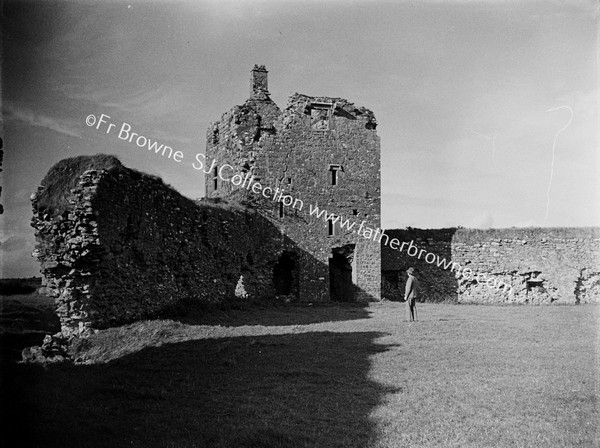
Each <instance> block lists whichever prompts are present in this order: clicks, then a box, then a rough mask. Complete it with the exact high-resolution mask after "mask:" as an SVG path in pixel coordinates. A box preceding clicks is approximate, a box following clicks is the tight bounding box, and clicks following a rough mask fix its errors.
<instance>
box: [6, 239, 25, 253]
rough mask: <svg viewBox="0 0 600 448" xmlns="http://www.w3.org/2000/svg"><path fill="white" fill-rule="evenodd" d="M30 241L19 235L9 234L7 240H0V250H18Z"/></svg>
mask: <svg viewBox="0 0 600 448" xmlns="http://www.w3.org/2000/svg"><path fill="white" fill-rule="evenodd" d="M28 245H29V242H28V241H27V240H26V239H25V238H22V237H19V236H9V237H8V238H7V239H6V240H4V241H2V242H0V251H2V252H16V251H20V250H23V249H25V248H26V247H27V246H28Z"/></svg>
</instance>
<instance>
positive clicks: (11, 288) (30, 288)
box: [0, 277, 42, 296]
mask: <svg viewBox="0 0 600 448" xmlns="http://www.w3.org/2000/svg"><path fill="white" fill-rule="evenodd" d="M40 286H42V278H41V277H30V278H3V279H0V295H4V296H10V295H15V294H31V293H34V292H36V291H37V289H38V288H39V287H40Z"/></svg>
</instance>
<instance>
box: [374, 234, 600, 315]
mask: <svg viewBox="0 0 600 448" xmlns="http://www.w3.org/2000/svg"><path fill="white" fill-rule="evenodd" d="M386 233H387V234H388V235H390V236H393V237H396V238H398V239H399V241H408V242H413V244H414V245H415V246H417V247H418V248H419V252H420V249H424V250H425V252H424V253H423V254H422V255H423V256H421V257H419V256H418V255H417V256H410V255H409V254H408V252H407V250H406V248H407V247H406V246H405V248H404V250H403V251H399V250H394V249H391V248H390V247H388V246H383V247H382V269H383V277H384V280H383V290H384V293H385V294H387V296H386V297H389V298H391V297H399V296H400V295H402V291H403V288H404V284H405V277H406V275H405V274H404V271H405V270H406V268H407V267H408V266H414V267H415V268H417V269H418V271H419V275H420V277H421V280H422V284H423V289H424V295H423V300H427V301H442V300H445V301H450V302H460V303H529V304H579V303H599V302H600V229H598V228H523V229H517V228H512V229H490V230H473V229H435V230H419V229H409V230H388V231H386ZM413 252H414V251H413ZM426 253H433V254H435V255H436V261H434V262H433V263H428V262H426V261H425V259H424V255H425V254H426ZM438 256H439V258H438ZM432 259H433V257H431V258H430V259H429V261H431V260H432ZM439 259H445V260H446V261H448V262H450V261H451V262H452V263H451V264H450V267H449V268H448V269H444V268H443V264H442V267H438V260H439Z"/></svg>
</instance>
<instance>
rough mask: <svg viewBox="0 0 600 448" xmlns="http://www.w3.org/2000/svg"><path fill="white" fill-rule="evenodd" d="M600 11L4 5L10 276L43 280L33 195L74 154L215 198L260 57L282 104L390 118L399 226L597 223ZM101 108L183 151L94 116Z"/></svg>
mask: <svg viewBox="0 0 600 448" xmlns="http://www.w3.org/2000/svg"><path fill="white" fill-rule="evenodd" d="M598 22H599V12H598V6H597V2H596V1H593V0H590V1H577V0H569V1H567V0H565V1H468V0H462V1H426V0H425V1H421V0H420V1H417V0H410V1H396V2H391V1H387V2H382V1H374V0H373V1H366V0H364V1H341V0H339V1H332V0H320V1H292V0H289V1H281V0H278V1H276V0H267V1H250V0H248V1H237V2H232V1H230V2H227V1H222V0H219V1H217V0H214V1H188V2H153V3H150V2H133V1H130V2H122V1H115V2H108V3H100V2H98V3H92V2H76V1H71V2H64V3H58V2H52V1H43V2H22V1H21V2H11V1H5V2H4V26H3V36H2V37H3V64H2V75H3V76H2V88H3V92H2V108H3V126H4V136H5V150H6V153H5V160H4V173H3V185H4V189H3V192H2V203H3V204H4V206H5V213H4V215H3V217H2V223H1V230H2V235H1V240H2V242H3V244H2V246H1V247H0V249H1V250H2V256H3V261H4V265H3V272H2V275H3V276H4V277H12V276H29V275H37V274H38V269H39V268H38V265H37V263H36V262H35V260H33V259H32V258H31V256H30V254H31V251H32V249H33V246H34V237H33V230H32V229H31V228H30V226H29V221H30V218H31V205H30V202H29V196H30V194H31V193H32V192H33V191H34V190H35V189H36V187H37V186H38V185H39V182H40V181H41V179H42V178H43V176H44V174H45V173H46V172H47V171H48V169H49V168H50V167H51V166H52V165H53V164H54V163H56V162H58V161H59V160H61V159H63V158H65V157H69V156H75V155H79V154H96V153H99V152H102V153H109V154H115V155H117V156H118V157H119V158H120V159H121V161H122V162H123V163H124V164H125V165H126V166H129V167H132V168H136V169H139V170H142V171H145V172H148V173H152V174H157V175H159V176H161V177H162V178H163V179H164V180H165V182H167V183H168V184H171V185H172V186H173V187H175V188H176V189H177V190H179V191H180V192H181V193H183V194H184V195H186V196H189V197H191V198H197V197H200V196H202V195H203V179H202V178H201V177H200V176H199V175H198V172H197V171H195V170H194V169H193V168H192V167H191V162H192V161H193V159H194V156H195V154H196V153H198V152H204V149H205V134H206V129H207V127H208V126H209V123H210V122H211V121H214V120H217V119H219V118H220V116H221V114H222V113H223V112H225V111H226V110H228V109H229V108H231V107H232V106H234V105H236V104H242V103H243V102H244V101H245V100H246V99H247V97H248V84H249V73H250V70H251V68H252V67H253V65H254V64H256V63H258V64H265V65H266V66H267V69H268V70H269V90H270V92H271V97H272V98H273V100H274V101H275V102H276V103H277V104H278V105H279V106H280V107H282V108H284V107H285V106H286V104H287V98H288V96H289V95H291V94H292V93H294V92H299V93H304V94H308V95H323V96H334V97H342V98H346V99H348V100H350V101H352V102H354V103H355V104H357V105H359V106H365V107H367V108H369V109H371V110H373V112H374V113H375V116H376V118H377V120H378V122H379V126H378V128H377V131H378V134H379V136H380V137H381V153H382V157H381V159H382V227H383V228H403V227H406V226H413V227H421V228H439V227H449V226H459V225H461V226H465V227H480V228H488V227H513V226H516V227H525V226H544V227H547V226H548V227H557V226H569V227H571V226H592V225H593V226H598V225H600V208H599V204H600V201H599V199H600V197H599V196H600V194H599V193H600V191H599V188H598V171H599V168H600V165H599V157H598V132H597V130H598V128H599V120H598V105H599V104H598V86H597V76H598ZM102 113H104V114H107V115H109V116H110V117H111V119H110V120H109V121H111V122H113V123H115V124H117V125H119V126H120V125H121V123H123V122H127V123H129V124H130V125H131V126H132V129H133V131H134V132H137V133H139V134H141V135H144V136H146V137H147V138H150V139H153V140H158V141H159V142H160V143H164V144H166V145H169V146H172V147H173V148H174V149H176V150H180V151H181V152H182V153H183V154H184V160H183V162H182V163H176V162H174V161H172V160H167V159H164V158H162V157H160V155H155V154H152V153H149V152H148V151H147V150H146V151H144V150H142V149H140V148H138V147H137V146H135V145H134V144H130V143H126V142H123V141H121V140H119V139H118V138H117V133H116V132H113V133H109V134H106V132H104V129H103V128H101V129H95V128H93V127H88V126H87V125H86V121H85V120H86V117H87V116H88V115H89V114H94V115H96V116H98V115H100V114H102ZM548 198H549V200H548Z"/></svg>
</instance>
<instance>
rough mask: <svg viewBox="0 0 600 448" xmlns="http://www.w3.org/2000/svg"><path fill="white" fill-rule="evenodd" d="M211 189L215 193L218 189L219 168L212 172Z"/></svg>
mask: <svg viewBox="0 0 600 448" xmlns="http://www.w3.org/2000/svg"><path fill="white" fill-rule="evenodd" d="M213 188H214V190H215V191H217V189H218V188H219V168H218V167H216V166H215V168H214V170H213Z"/></svg>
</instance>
